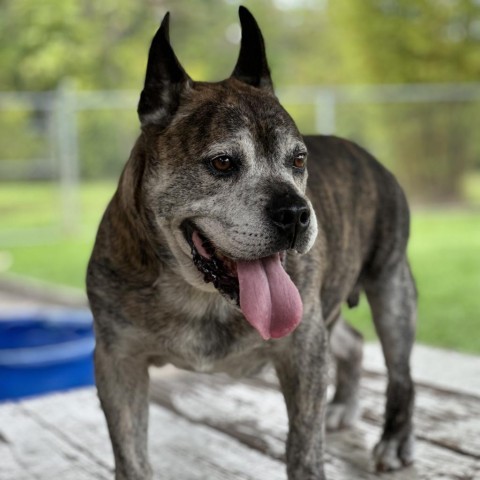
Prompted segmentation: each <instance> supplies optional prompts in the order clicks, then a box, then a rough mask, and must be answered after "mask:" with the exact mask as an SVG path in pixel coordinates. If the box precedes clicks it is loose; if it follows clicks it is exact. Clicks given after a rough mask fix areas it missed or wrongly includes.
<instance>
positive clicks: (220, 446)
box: [0, 389, 286, 480]
mask: <svg viewBox="0 0 480 480" xmlns="http://www.w3.org/2000/svg"><path fill="white" fill-rule="evenodd" d="M24 408H25V409H26V411H28V412H29V413H30V414H31V415H34V416H35V417H38V418H39V419H41V420H40V421H41V422H44V423H45V425H48V427H49V428H50V429H51V431H52V432H56V433H57V434H58V435H60V436H61V437H64V438H65V439H66V441H67V442H68V443H69V444H70V445H71V446H72V448H73V449H76V450H77V451H79V450H87V451H88V454H89V455H90V456H91V457H92V458H93V459H94V460H95V462H97V463H98V464H102V465H105V466H108V468H110V469H111V468H112V467H113V459H112V453H111V447H110V442H109V440H108V434H107V429H106V426H105V420H104V418H103V414H102V412H101V410H100V408H99V402H98V400H97V398H96V394H95V392H94V390H93V389H86V390H80V391H77V392H73V393H70V394H63V395H55V396H50V397H46V398H44V399H38V400H35V401H31V402H26V403H25V404H24ZM0 410H1V409H0ZM149 440H150V458H151V462H152V466H153V469H154V471H155V478H156V479H158V480H167V479H175V480H176V479H182V480H205V479H209V480H225V479H227V478H228V479H229V480H230V479H232V480H263V479H269V480H285V479H286V474H285V467H284V464H283V463H281V462H279V461H277V460H275V459H272V458H270V457H267V456H265V455H262V454H261V453H259V452H258V451H256V450H253V449H250V448H248V447H246V446H245V445H244V444H242V443H240V442H239V441H237V440H236V439H234V438H231V437H229V436H227V435H224V434H222V433H220V432H218V431H217V430H213V429H211V428H209V427H207V426H204V425H197V424H195V423H192V422H190V421H188V420H186V419H185V418H182V417H179V416H178V415H176V414H174V413H172V412H171V411H169V410H166V409H164V408H162V407H160V406H158V405H152V406H151V408H150V432H149ZM0 478H1V477H0ZM45 478H46V477H45ZM49 478H57V477H49ZM58 478H62V477H58ZM99 478H100V477H99ZM109 478H111V477H109ZM2 480H3V478H2ZM12 480H13V479H12Z"/></svg>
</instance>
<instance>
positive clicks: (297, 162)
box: [293, 153, 307, 170]
mask: <svg viewBox="0 0 480 480" xmlns="http://www.w3.org/2000/svg"><path fill="white" fill-rule="evenodd" d="M306 163H307V155H306V154H305V153H299V154H298V155H295V158H294V159H293V168H295V169H296V170H305V164H306Z"/></svg>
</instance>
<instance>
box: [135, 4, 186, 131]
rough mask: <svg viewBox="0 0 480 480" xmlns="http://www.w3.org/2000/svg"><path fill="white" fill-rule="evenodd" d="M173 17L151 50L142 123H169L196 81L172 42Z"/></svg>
mask: <svg viewBox="0 0 480 480" xmlns="http://www.w3.org/2000/svg"><path fill="white" fill-rule="evenodd" d="M169 20H170V13H169V12H168V13H167V14H166V15H165V17H164V18H163V21H162V24H161V25H160V28H159V29H158V31H157V33H156V34H155V36H154V37H153V40H152V45H151V46H150V51H149V52H148V63H147V73H146V75H145V86H144V87H143V91H142V93H141V95H140V101H139V103H138V109H137V112H138V116H139V118H140V122H141V124H142V126H144V125H148V124H155V125H161V126H166V125H167V124H168V123H169V122H170V120H171V118H172V117H173V115H174V113H175V112H176V110H177V109H178V106H179V104H180V98H181V95H182V93H183V92H184V91H185V90H186V89H188V88H189V86H191V84H192V80H191V78H190V77H189V76H188V75H187V73H186V72H185V70H184V69H183V67H182V66H181V65H180V62H179V61H178V59H177V57H176V56H175V53H174V52H173V49H172V46H171V45H170V39H169Z"/></svg>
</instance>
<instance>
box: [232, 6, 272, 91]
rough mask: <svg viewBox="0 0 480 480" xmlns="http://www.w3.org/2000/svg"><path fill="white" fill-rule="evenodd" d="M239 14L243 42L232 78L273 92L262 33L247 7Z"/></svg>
mask: <svg viewBox="0 0 480 480" xmlns="http://www.w3.org/2000/svg"><path fill="white" fill-rule="evenodd" d="M238 14H239V16H240V24H241V26H242V41H241V44H240V54H239V56H238V60H237V64H236V66H235V69H234V70H233V73H232V75H231V77H232V78H236V79H238V80H240V81H242V82H244V83H248V84H249V85H252V86H254V87H258V88H264V89H267V90H271V91H273V84H272V79H271V78H270V69H269V68H268V63H267V57H266V54H265V43H264V41H263V36H262V32H261V31H260V28H259V26H258V24H257V22H256V20H255V18H253V15H252V14H251V13H250V12H249V11H248V10H247V9H246V8H245V7H240V8H239V10H238Z"/></svg>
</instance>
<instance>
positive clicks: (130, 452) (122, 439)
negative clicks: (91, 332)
mask: <svg viewBox="0 0 480 480" xmlns="http://www.w3.org/2000/svg"><path fill="white" fill-rule="evenodd" d="M95 376H96V383H97V389H98V396H99V397H100V402H101V404H102V408H103V412H104V413H105V417H106V419H107V425H108V430H109V433H110V438H111V441H112V447H113V453H114V456H115V479H116V480H149V479H151V478H152V472H151V468H150V465H149V462H148V449H147V430H148V383H149V378H148V365H147V363H146V361H145V360H143V359H139V358H136V357H129V356H123V355H122V356H119V355H117V354H116V353H115V352H114V347H108V346H107V345H105V344H104V343H103V342H102V340H101V339H97V345H96V348H95Z"/></svg>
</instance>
